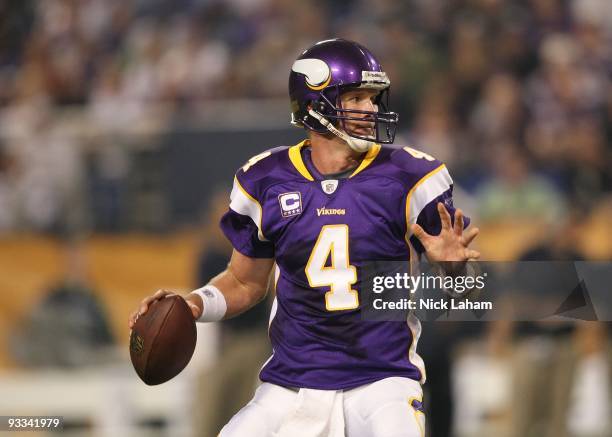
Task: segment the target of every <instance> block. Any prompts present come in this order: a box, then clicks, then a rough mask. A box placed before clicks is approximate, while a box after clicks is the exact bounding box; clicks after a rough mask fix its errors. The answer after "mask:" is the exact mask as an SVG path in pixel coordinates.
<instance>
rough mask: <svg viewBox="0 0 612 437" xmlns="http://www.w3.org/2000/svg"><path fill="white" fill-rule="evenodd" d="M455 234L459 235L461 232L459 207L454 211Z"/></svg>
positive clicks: (461, 221)
mask: <svg viewBox="0 0 612 437" xmlns="http://www.w3.org/2000/svg"><path fill="white" fill-rule="evenodd" d="M454 231H455V235H457V236H459V237H461V234H463V211H461V210H460V209H457V211H455V228H454Z"/></svg>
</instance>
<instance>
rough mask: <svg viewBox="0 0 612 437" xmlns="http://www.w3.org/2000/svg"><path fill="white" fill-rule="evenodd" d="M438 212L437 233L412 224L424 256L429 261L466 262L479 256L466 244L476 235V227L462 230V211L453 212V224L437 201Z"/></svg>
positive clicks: (478, 253)
mask: <svg viewBox="0 0 612 437" xmlns="http://www.w3.org/2000/svg"><path fill="white" fill-rule="evenodd" d="M438 213H439V214H440V222H441V223H442V230H441V231H440V233H439V234H438V235H429V234H428V233H427V232H425V230H424V229H423V228H422V227H421V226H419V225H417V224H414V225H412V226H411V230H412V233H413V234H414V236H415V237H417V238H418V239H419V241H420V242H421V244H422V245H423V247H424V248H425V256H427V259H428V260H429V262H445V261H446V262H466V261H472V260H476V259H478V258H480V252H478V251H476V250H473V249H470V248H469V247H468V246H469V245H470V243H471V242H472V241H473V240H474V238H476V236H477V235H478V232H479V231H478V228H471V229H469V230H468V231H467V232H465V233H464V232H463V212H462V211H461V210H460V209H457V211H456V212H455V226H453V225H452V224H451V216H450V214H449V213H448V211H447V210H446V208H445V207H444V204H442V203H441V202H439V203H438Z"/></svg>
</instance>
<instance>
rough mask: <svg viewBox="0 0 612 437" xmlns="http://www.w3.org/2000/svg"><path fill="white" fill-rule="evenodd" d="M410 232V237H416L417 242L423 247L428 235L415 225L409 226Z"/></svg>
mask: <svg viewBox="0 0 612 437" xmlns="http://www.w3.org/2000/svg"><path fill="white" fill-rule="evenodd" d="M410 230H411V231H412V235H414V236H415V237H417V238H418V239H419V241H420V242H421V243H422V244H423V245H424V244H425V241H426V240H427V239H428V238H429V237H430V235H429V234H428V233H427V232H425V230H424V229H423V228H422V227H421V226H420V225H417V224H414V225H412V226H410Z"/></svg>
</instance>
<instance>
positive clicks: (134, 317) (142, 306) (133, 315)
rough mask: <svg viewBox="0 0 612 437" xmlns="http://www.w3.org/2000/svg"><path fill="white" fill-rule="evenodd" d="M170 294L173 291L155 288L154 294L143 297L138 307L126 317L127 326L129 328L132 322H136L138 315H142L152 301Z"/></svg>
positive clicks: (131, 326)
mask: <svg viewBox="0 0 612 437" xmlns="http://www.w3.org/2000/svg"><path fill="white" fill-rule="evenodd" d="M172 294H173V293H172V292H171V291H168V290H157V291H156V292H155V294H154V295H152V296H147V297H145V298H144V299H143V300H142V302H140V305H139V306H138V309H137V310H135V311H133V312H132V313H131V314H130V317H129V318H128V326H129V327H130V329H132V328H133V327H134V324H135V323H136V320H138V317H140V316H142V315H143V314H146V312H147V311H148V310H149V307H150V306H151V304H152V303H153V302H155V301H157V300H161V299H163V298H164V297H166V296H171V295H172Z"/></svg>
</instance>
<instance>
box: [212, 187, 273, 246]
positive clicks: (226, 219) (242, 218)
mask: <svg viewBox="0 0 612 437" xmlns="http://www.w3.org/2000/svg"><path fill="white" fill-rule="evenodd" d="M220 226H221V230H222V231H223V233H224V234H225V236H226V237H227V239H228V240H229V241H230V242H231V243H232V246H234V249H236V250H237V251H238V252H240V253H241V254H243V255H245V256H248V257H251V258H273V257H274V244H273V243H272V242H270V241H268V240H267V239H266V237H265V236H264V234H263V232H262V207H261V204H260V202H259V201H258V200H257V199H256V197H254V195H252V194H251V193H249V192H248V191H247V190H246V189H245V188H244V187H243V185H242V184H241V182H240V180H239V175H237V176H236V177H235V178H234V186H233V188H232V194H231V196H230V205H229V210H228V211H227V212H226V213H225V215H224V216H223V217H222V218H221V223H220Z"/></svg>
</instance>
